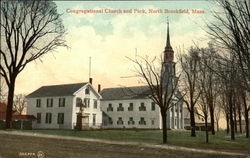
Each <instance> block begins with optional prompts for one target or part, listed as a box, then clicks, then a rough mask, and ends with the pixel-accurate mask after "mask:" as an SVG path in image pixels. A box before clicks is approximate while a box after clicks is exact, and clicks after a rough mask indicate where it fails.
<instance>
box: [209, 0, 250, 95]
mask: <svg viewBox="0 0 250 158" xmlns="http://www.w3.org/2000/svg"><path fill="white" fill-rule="evenodd" d="M217 2H218V4H219V8H220V10H219V12H214V17H215V19H216V21H214V22H211V23H209V24H208V25H207V27H208V31H207V33H208V34H209V35H210V36H211V38H212V39H213V41H214V42H215V43H216V44H217V46H218V47H220V48H221V49H224V50H226V51H228V53H230V54H232V55H233V56H235V58H236V59H235V62H236V63H237V64H238V66H239V67H240V68H241V71H242V72H241V73H242V74H243V75H242V77H243V82H244V85H242V86H244V87H245V88H246V89H247V90H248V91H250V82H249V80H250V77H249V76H250V53H249V50H250V48H249V47H250V44H249V43H250V20H249V17H250V10H249V7H250V4H249V1H247V0H241V1H238V0H233V1H231V0H223V1H217Z"/></svg>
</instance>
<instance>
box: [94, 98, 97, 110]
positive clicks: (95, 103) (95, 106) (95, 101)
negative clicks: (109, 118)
mask: <svg viewBox="0 0 250 158" xmlns="http://www.w3.org/2000/svg"><path fill="white" fill-rule="evenodd" d="M94 108H95V109H97V100H96V99H94Z"/></svg>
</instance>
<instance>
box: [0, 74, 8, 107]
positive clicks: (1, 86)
mask: <svg viewBox="0 0 250 158" xmlns="http://www.w3.org/2000/svg"><path fill="white" fill-rule="evenodd" d="M6 93H7V86H6V84H5V81H4V79H3V78H2V76H0V102H5V101H6Z"/></svg>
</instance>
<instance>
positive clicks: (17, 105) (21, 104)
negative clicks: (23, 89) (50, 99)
mask: <svg viewBox="0 0 250 158" xmlns="http://www.w3.org/2000/svg"><path fill="white" fill-rule="evenodd" d="M13 105H14V107H13V109H14V110H15V111H16V112H17V113H18V114H20V115H21V114H22V113H23V112H24V110H25V108H26V107H27V100H26V98H25V95H23V94H18V95H15V98H14V101H13Z"/></svg>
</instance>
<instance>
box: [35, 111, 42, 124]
mask: <svg viewBox="0 0 250 158" xmlns="http://www.w3.org/2000/svg"><path fill="white" fill-rule="evenodd" d="M41 118H42V114H41V113H37V114H36V123H41Z"/></svg>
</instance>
